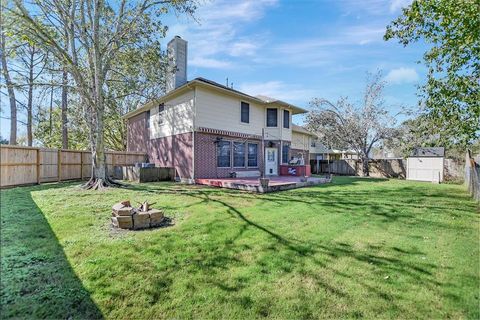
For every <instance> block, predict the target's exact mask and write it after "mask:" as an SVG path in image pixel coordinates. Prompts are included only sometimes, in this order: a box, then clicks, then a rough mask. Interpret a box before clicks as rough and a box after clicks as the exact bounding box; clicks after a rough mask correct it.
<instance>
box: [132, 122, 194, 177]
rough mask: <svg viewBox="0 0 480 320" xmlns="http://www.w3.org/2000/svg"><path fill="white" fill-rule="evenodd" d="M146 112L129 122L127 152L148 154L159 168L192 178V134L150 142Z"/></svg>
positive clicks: (150, 159)
mask: <svg viewBox="0 0 480 320" xmlns="http://www.w3.org/2000/svg"><path fill="white" fill-rule="evenodd" d="M146 118H147V117H146V112H143V113H141V114H139V115H136V116H134V117H132V118H130V119H129V120H128V122H127V150H128V151H141V152H145V153H147V156H148V160H149V162H151V163H155V165H157V166H159V167H174V168H175V169H176V172H177V173H176V174H177V176H178V177H180V178H187V179H191V178H193V177H192V164H193V159H192V146H193V144H192V133H191V132H187V133H183V134H177V135H173V136H168V137H163V138H158V139H152V140H150V137H149V132H148V130H147V126H146Z"/></svg>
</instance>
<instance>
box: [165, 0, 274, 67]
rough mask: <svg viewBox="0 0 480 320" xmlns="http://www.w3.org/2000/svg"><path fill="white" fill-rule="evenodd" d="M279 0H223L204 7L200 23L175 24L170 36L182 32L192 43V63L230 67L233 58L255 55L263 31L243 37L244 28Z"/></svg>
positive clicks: (182, 35)
mask: <svg viewBox="0 0 480 320" xmlns="http://www.w3.org/2000/svg"><path fill="white" fill-rule="evenodd" d="M276 3H277V0H244V1H230V0H220V1H216V2H210V3H207V4H206V5H203V6H200V8H199V9H198V11H197V16H198V19H199V22H198V23H197V22H192V21H187V22H185V23H177V24H175V25H173V26H172V27H171V28H170V30H169V33H168V37H173V36H175V35H180V36H181V37H182V38H184V39H186V40H187V41H188V42H189V50H188V52H189V63H190V64H191V65H194V66H197V67H205V68H216V69H228V68H233V67H234V64H233V63H232V61H230V59H229V58H231V59H233V58H239V57H244V56H250V57H251V56H254V55H255V54H256V53H257V50H258V49H259V48H260V47H261V46H262V45H263V43H264V41H263V39H262V35H261V34H257V35H255V36H253V37H249V38H248V39H247V38H242V37H240V35H239V34H240V33H241V30H242V27H244V26H246V25H248V23H250V22H253V21H255V20H258V19H261V18H262V17H263V16H264V15H265V13H266V12H267V10H268V9H269V8H271V7H273V6H275V5H276Z"/></svg>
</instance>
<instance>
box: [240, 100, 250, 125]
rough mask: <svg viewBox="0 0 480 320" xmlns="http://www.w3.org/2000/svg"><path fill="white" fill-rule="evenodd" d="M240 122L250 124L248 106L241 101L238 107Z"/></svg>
mask: <svg viewBox="0 0 480 320" xmlns="http://www.w3.org/2000/svg"><path fill="white" fill-rule="evenodd" d="M240 121H241V122H242V123H249V122H250V105H249V104H248V103H246V102H243V101H242V103H241V106H240Z"/></svg>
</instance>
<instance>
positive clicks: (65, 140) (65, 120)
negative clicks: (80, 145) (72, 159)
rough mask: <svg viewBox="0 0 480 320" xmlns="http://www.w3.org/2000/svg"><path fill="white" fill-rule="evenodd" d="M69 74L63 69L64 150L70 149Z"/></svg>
mask: <svg viewBox="0 0 480 320" xmlns="http://www.w3.org/2000/svg"><path fill="white" fill-rule="evenodd" d="M67 84H68V73H67V70H66V69H65V68H64V69H63V75H62V148H63V149H68V127H67V123H68V120H67V111H68V110H67V103H68V91H67V90H68V88H67Z"/></svg>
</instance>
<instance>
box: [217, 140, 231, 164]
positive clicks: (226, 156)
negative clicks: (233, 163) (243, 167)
mask: <svg viewBox="0 0 480 320" xmlns="http://www.w3.org/2000/svg"><path fill="white" fill-rule="evenodd" d="M231 154H232V150H231V144H230V141H219V142H218V143H217V167H219V168H229V167H230V157H231Z"/></svg>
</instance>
